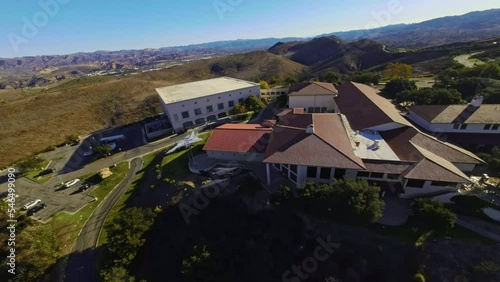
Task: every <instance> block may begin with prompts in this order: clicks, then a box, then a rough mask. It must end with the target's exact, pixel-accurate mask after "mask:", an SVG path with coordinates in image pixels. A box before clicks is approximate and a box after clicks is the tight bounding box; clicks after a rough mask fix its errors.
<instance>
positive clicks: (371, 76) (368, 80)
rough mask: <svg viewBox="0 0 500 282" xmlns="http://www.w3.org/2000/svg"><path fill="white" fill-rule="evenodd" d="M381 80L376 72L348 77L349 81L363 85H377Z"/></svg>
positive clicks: (357, 73) (360, 73)
mask: <svg viewBox="0 0 500 282" xmlns="http://www.w3.org/2000/svg"><path fill="white" fill-rule="evenodd" d="M381 79H382V76H381V75H380V73H378V72H364V71H360V72H356V73H354V74H352V75H351V76H349V80H350V81H354V82H358V83H363V84H374V85H377V84H379V82H380V80H381Z"/></svg>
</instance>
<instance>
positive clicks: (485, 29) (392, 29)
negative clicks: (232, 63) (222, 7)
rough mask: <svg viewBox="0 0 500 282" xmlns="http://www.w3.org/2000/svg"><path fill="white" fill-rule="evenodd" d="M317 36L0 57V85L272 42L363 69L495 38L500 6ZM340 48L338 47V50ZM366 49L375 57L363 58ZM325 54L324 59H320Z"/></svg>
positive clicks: (307, 60) (148, 65)
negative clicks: (406, 53) (405, 52)
mask: <svg viewBox="0 0 500 282" xmlns="http://www.w3.org/2000/svg"><path fill="white" fill-rule="evenodd" d="M332 36H334V37H332ZM319 37H326V39H321V38H318V37H316V39H314V40H312V41H311V43H310V44H308V45H307V46H306V48H302V52H300V54H299V53H297V54H293V55H290V54H285V53H284V51H283V50H282V49H286V50H288V51H289V52H293V51H294V50H295V49H294V48H299V47H297V46H296V45H300V44H302V43H303V42H304V41H307V40H311V39H313V38H294V37H288V38H264V39H246V40H229V41H217V42H210V43H203V44H193V45H188V46H177V47H166V48H158V49H143V50H121V51H97V52H91V53H83V52H82V53H75V54H70V55H50V56H28V57H21V58H11V59H2V58H0V88H5V87H13V88H21V87H32V86H39V85H46V84H50V82H51V81H54V80H57V81H60V80H63V79H65V78H66V77H71V76H81V75H84V74H95V73H98V74H102V73H104V74H114V73H118V74H120V73H121V74H124V73H127V72H137V71H147V70H151V69H158V68H164V67H168V66H170V65H172V64H179V63H184V62H187V61H192V60H198V59H203V58H212V57H219V56H225V55H230V54H237V53H244V52H251V51H258V50H267V49H269V48H270V47H272V46H274V47H273V49H272V52H273V53H275V54H280V55H284V56H286V57H289V58H291V59H292V60H294V61H297V62H300V63H302V64H305V65H308V66H314V65H316V64H318V63H319V62H321V61H323V64H326V65H325V67H327V66H330V65H331V66H332V67H337V68H339V69H341V70H345V71H350V70H357V69H366V68H368V67H373V66H376V65H377V64H378V63H379V62H384V61H386V57H394V55H391V54H388V52H387V50H386V48H389V49H393V48H409V49H421V48H425V47H432V46H437V45H442V44H449V43H454V42H465V41H471V40H480V39H486V38H492V37H500V9H493V10H487V11H479V12H471V13H468V14H465V15H461V16H452V17H444V18H438V19H433V20H429V21H425V22H421V23H416V24H398V25H390V26H386V27H381V28H376V29H370V30H354V31H344V32H334V33H330V34H325V35H321V36H319ZM290 42H294V43H290ZM301 42H302V43H301ZM377 42H378V43H377ZM278 43H279V45H282V44H283V43H290V44H291V45H290V44H289V45H283V46H281V47H280V46H279V45H278V46H276V44H278ZM315 45H316V47H314V46H315ZM294 46H296V47H294ZM330 47H331V49H329V48H330ZM340 49H341V50H343V51H342V52H339V50H340ZM304 50H306V51H304ZM346 50H347V52H346ZM417 52H420V50H417ZM305 53H308V54H305ZM367 54H370V56H375V57H374V58H369V57H368V55H367ZM344 55H345V56H346V57H345V58H344V57H343V56H344ZM398 56H400V55H398ZM327 58H329V61H324V60H326V59H327ZM341 58H343V59H344V61H345V62H344V63H343V64H341V65H339V64H338V62H335V61H337V60H339V59H341Z"/></svg>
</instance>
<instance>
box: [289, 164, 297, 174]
mask: <svg viewBox="0 0 500 282" xmlns="http://www.w3.org/2000/svg"><path fill="white" fill-rule="evenodd" d="M290 171H291V172H293V173H297V166H296V165H290Z"/></svg>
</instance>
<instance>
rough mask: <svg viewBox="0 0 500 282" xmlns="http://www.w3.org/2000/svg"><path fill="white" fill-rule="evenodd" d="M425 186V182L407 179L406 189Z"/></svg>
mask: <svg viewBox="0 0 500 282" xmlns="http://www.w3.org/2000/svg"><path fill="white" fill-rule="evenodd" d="M424 185H425V180H417V179H408V182H407V183H406V186H407V187H413V188H422V187H424Z"/></svg>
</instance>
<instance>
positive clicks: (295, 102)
mask: <svg viewBox="0 0 500 282" xmlns="http://www.w3.org/2000/svg"><path fill="white" fill-rule="evenodd" d="M288 98H289V100H288V106H289V107H290V108H305V109H306V111H307V109H308V108H309V107H319V108H321V107H326V110H327V111H328V112H334V111H336V109H337V105H336V103H335V100H334V99H333V98H334V96H333V95H331V96H330V95H329V96H289V97H288Z"/></svg>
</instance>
